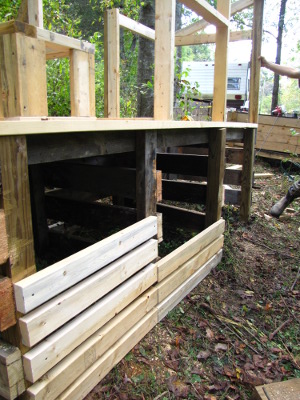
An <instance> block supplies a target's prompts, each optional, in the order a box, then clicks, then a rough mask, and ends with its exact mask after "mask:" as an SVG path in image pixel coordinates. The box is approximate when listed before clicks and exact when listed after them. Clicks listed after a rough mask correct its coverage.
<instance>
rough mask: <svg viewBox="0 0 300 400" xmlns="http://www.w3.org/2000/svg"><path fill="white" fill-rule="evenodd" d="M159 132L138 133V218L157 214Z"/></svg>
mask: <svg viewBox="0 0 300 400" xmlns="http://www.w3.org/2000/svg"><path fill="white" fill-rule="evenodd" d="M156 148H157V132H156V131H145V132H144V131H141V132H137V133H136V208H137V220H138V221H139V220H141V219H143V218H146V217H149V216H150V215H156V190H157V188H156Z"/></svg>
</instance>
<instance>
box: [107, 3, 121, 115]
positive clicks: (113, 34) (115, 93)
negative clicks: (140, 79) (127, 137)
mask: <svg viewBox="0 0 300 400" xmlns="http://www.w3.org/2000/svg"><path fill="white" fill-rule="evenodd" d="M104 116H105V117H106V118H119V117H120V24H119V10H118V9H112V10H107V11H106V12H105V14H104Z"/></svg>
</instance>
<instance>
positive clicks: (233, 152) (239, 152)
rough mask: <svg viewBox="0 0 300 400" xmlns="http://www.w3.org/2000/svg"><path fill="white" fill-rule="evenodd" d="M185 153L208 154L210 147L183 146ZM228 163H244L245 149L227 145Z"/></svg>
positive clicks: (226, 155)
mask: <svg viewBox="0 0 300 400" xmlns="http://www.w3.org/2000/svg"><path fill="white" fill-rule="evenodd" d="M181 151H182V152H183V153H184V154H199V155H203V156H204V155H206V156H208V147H189V146H187V147H181ZM225 157H226V163H228V164H243V158H244V156H243V149H237V148H234V147H226V149H225Z"/></svg>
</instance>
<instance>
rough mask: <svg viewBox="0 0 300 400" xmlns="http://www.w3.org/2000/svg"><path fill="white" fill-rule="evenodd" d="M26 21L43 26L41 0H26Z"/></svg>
mask: <svg viewBox="0 0 300 400" xmlns="http://www.w3.org/2000/svg"><path fill="white" fill-rule="evenodd" d="M27 2H28V23H29V24H30V25H34V26H38V27H39V28H43V26H44V24H43V0H27Z"/></svg>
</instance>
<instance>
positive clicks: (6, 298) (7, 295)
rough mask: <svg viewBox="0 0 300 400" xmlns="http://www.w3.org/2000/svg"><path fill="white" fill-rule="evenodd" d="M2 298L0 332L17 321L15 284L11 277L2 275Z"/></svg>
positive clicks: (0, 297) (0, 279)
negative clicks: (13, 284)
mask: <svg viewBox="0 0 300 400" xmlns="http://www.w3.org/2000/svg"><path fill="white" fill-rule="evenodd" d="M0 299H1V301H0V332H3V331H5V330H6V329H8V328H10V327H11V326H13V325H15V324H16V322H17V320H16V310H15V301H14V295H13V286H12V281H11V279H10V278H7V277H3V276H0Z"/></svg>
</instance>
